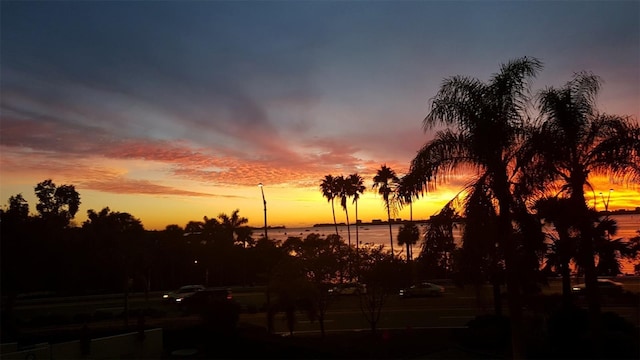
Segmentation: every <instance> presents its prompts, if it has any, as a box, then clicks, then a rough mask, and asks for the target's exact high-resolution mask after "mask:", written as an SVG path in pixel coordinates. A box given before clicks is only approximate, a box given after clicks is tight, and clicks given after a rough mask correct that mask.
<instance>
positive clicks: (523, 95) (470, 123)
mask: <svg viewBox="0 0 640 360" xmlns="http://www.w3.org/2000/svg"><path fill="white" fill-rule="evenodd" d="M541 67H542V64H541V62H540V61H539V60H537V59H535V58H526V57H525V58H520V59H516V60H513V61H510V62H508V63H507V64H504V65H502V66H501V68H500V71H499V72H498V73H496V74H494V75H493V76H492V77H491V79H490V81H489V82H488V83H484V82H482V81H480V80H477V79H474V78H469V77H464V76H453V77H451V78H448V79H446V80H445V81H444V82H443V84H442V86H441V88H440V90H439V91H438V93H437V94H436V96H435V97H434V98H433V100H432V102H431V109H430V111H429V113H428V115H427V116H426V117H425V119H424V121H423V127H424V129H425V131H426V130H429V129H432V128H434V127H436V126H439V125H445V126H453V127H455V130H451V129H449V128H447V129H445V130H441V131H439V132H437V133H436V136H435V138H434V139H433V140H432V141H430V142H428V143H427V144H425V146H423V148H422V149H421V150H420V151H419V152H418V154H417V155H416V157H415V158H414V159H413V160H412V164H411V170H410V172H414V173H416V174H415V175H416V176H417V177H418V178H424V176H425V174H424V171H425V169H430V170H431V175H432V176H433V177H434V178H435V177H437V176H441V177H442V178H441V179H440V180H447V178H448V177H449V176H450V175H452V174H454V173H455V171H456V170H460V169H465V170H466V169H471V170H476V171H477V173H478V174H479V175H483V176H486V177H487V184H488V187H489V190H490V191H491V194H492V195H491V196H492V197H493V198H494V199H495V201H496V203H497V210H498V211H497V213H498V214H499V215H498V219H497V222H498V229H499V233H500V234H501V236H500V238H501V242H500V246H501V247H502V248H503V252H504V257H505V267H506V272H507V292H508V301H509V314H510V321H511V329H512V332H511V335H512V338H511V340H512V351H513V356H514V357H516V358H519V357H522V356H523V353H522V308H521V304H520V303H521V299H520V293H519V286H518V285H519V284H518V278H517V273H516V271H515V268H516V263H517V260H516V246H515V244H514V243H513V241H512V235H513V224H512V216H511V210H512V206H513V196H512V187H511V181H512V174H514V173H515V172H514V170H515V161H514V155H515V152H516V146H517V145H518V143H519V140H520V136H521V135H522V134H523V131H522V130H523V129H524V128H525V126H524V125H525V118H526V117H525V116H524V115H525V114H526V108H527V102H528V97H527V90H528V88H529V86H528V85H529V81H530V79H531V78H533V77H534V76H535V75H536V74H537V72H538V71H539V70H540V69H541Z"/></svg>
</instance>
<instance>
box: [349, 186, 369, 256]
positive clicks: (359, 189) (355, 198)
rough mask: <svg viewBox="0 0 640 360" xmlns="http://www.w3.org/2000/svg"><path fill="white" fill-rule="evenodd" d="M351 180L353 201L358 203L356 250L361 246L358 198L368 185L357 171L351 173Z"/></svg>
mask: <svg viewBox="0 0 640 360" xmlns="http://www.w3.org/2000/svg"><path fill="white" fill-rule="evenodd" d="M349 182H350V183H351V186H352V190H353V193H352V194H351V196H353V203H354V204H355V205H356V252H357V251H358V249H359V246H360V236H359V233H358V200H359V199H360V195H361V194H363V193H364V191H365V190H366V187H365V186H364V179H363V178H362V176H360V175H358V174H357V173H355V174H351V175H349Z"/></svg>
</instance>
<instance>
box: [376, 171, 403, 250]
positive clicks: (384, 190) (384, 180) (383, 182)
mask: <svg viewBox="0 0 640 360" xmlns="http://www.w3.org/2000/svg"><path fill="white" fill-rule="evenodd" d="M398 181H399V179H398V176H397V175H396V172H395V171H393V170H392V169H391V168H389V167H387V165H382V166H381V167H380V169H378V171H377V173H376V175H375V176H374V177H373V188H374V189H378V194H380V195H382V199H383V200H384V206H385V208H386V209H387V223H388V224H389V242H390V244H391V254H394V252H393V233H392V231H391V203H390V199H391V198H390V196H391V194H392V193H393V187H394V186H395V185H396V184H397V183H398Z"/></svg>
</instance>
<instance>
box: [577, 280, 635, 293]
mask: <svg viewBox="0 0 640 360" xmlns="http://www.w3.org/2000/svg"><path fill="white" fill-rule="evenodd" d="M598 289H599V290H600V294H601V295H620V294H622V293H623V292H624V285H623V284H622V283H621V282H617V281H613V280H610V279H598ZM585 290H586V284H576V285H574V286H572V287H571V291H572V292H573V293H574V294H578V295H582V294H584V292H585Z"/></svg>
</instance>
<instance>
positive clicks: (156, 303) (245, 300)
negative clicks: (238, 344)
mask: <svg viewBox="0 0 640 360" xmlns="http://www.w3.org/2000/svg"><path fill="white" fill-rule="evenodd" d="M624 280H625V287H626V288H627V289H628V290H631V291H634V292H636V293H638V292H640V281H638V278H627V279H624ZM483 290H484V292H485V294H487V297H486V301H485V304H484V309H485V310H484V312H487V313H491V312H492V310H493V309H492V300H491V299H492V298H491V295H490V288H489V287H485V288H484V289H483ZM544 291H545V292H546V293H559V292H560V283H559V281H553V282H552V283H551V287H549V288H547V289H545V290H544ZM161 297H162V293H159V292H153V293H150V294H149V299H148V300H146V299H145V297H144V295H143V294H132V295H131V296H130V298H129V307H130V308H131V309H137V308H146V307H156V308H157V307H160V308H162V309H164V310H168V315H169V316H174V317H175V316H178V314H177V312H175V311H174V307H171V306H168V305H166V304H165V305H163V304H162V301H161ZM234 298H235V299H236V300H237V301H238V302H240V303H241V304H254V305H259V304H261V303H262V302H263V301H264V293H263V292H261V291H260V290H259V289H255V290H253V289H240V288H239V289H237V290H236V291H234ZM503 305H504V308H505V310H506V302H505V303H504V304H503ZM123 308H124V299H123V296H122V295H110V296H91V297H77V298H55V299H46V300H36V299H33V300H25V299H20V300H19V301H18V302H17V305H16V315H18V317H19V318H21V319H24V320H28V319H33V318H36V317H40V316H54V317H55V316H67V317H72V316H74V315H76V314H87V315H90V314H95V313H96V312H97V311H100V312H103V313H107V314H108V313H111V314H112V315H117V314H118V313H121V312H122V310H123ZM603 310H605V311H615V312H616V313H618V314H620V315H621V316H623V317H624V318H626V319H628V320H630V321H631V322H632V323H634V324H635V325H636V326H638V325H639V324H640V308H639V307H638V306H635V307H634V306H631V305H616V304H610V306H608V307H605V308H603ZM480 313H483V310H482V309H481V307H480V306H479V305H478V303H477V302H476V299H475V296H474V293H473V291H472V289H458V288H455V287H453V286H450V287H447V293H446V294H445V296H443V297H441V298H416V299H400V298H399V297H398V296H395V295H392V296H390V297H389V298H388V300H387V302H386V304H385V306H384V308H383V311H382V314H381V317H380V321H379V324H378V327H379V328H424V327H436V328H438V327H440V328H449V327H462V326H465V325H466V323H467V322H468V321H469V320H471V319H472V318H474V317H475V316H476V314H480ZM296 316H297V323H296V326H295V331H296V332H297V333H300V332H317V331H319V329H320V326H319V324H318V322H317V321H315V322H310V321H309V320H308V319H307V318H306V315H305V314H303V313H297V314H296ZM241 321H242V322H246V323H250V324H255V325H259V326H265V325H266V315H265V314H264V313H256V314H242V315H241ZM274 325H275V330H276V331H277V332H282V333H287V332H288V329H287V327H286V321H285V319H284V316H283V315H282V314H277V315H276V317H275V324H274ZM369 328H370V326H369V323H368V322H367V321H366V319H365V317H364V316H363V314H362V311H361V310H360V306H359V302H358V300H357V297H355V296H343V297H340V298H338V299H336V300H335V301H334V302H333V303H331V304H330V307H329V311H328V312H327V314H326V319H325V329H326V330H327V331H344V330H367V329H369Z"/></svg>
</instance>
